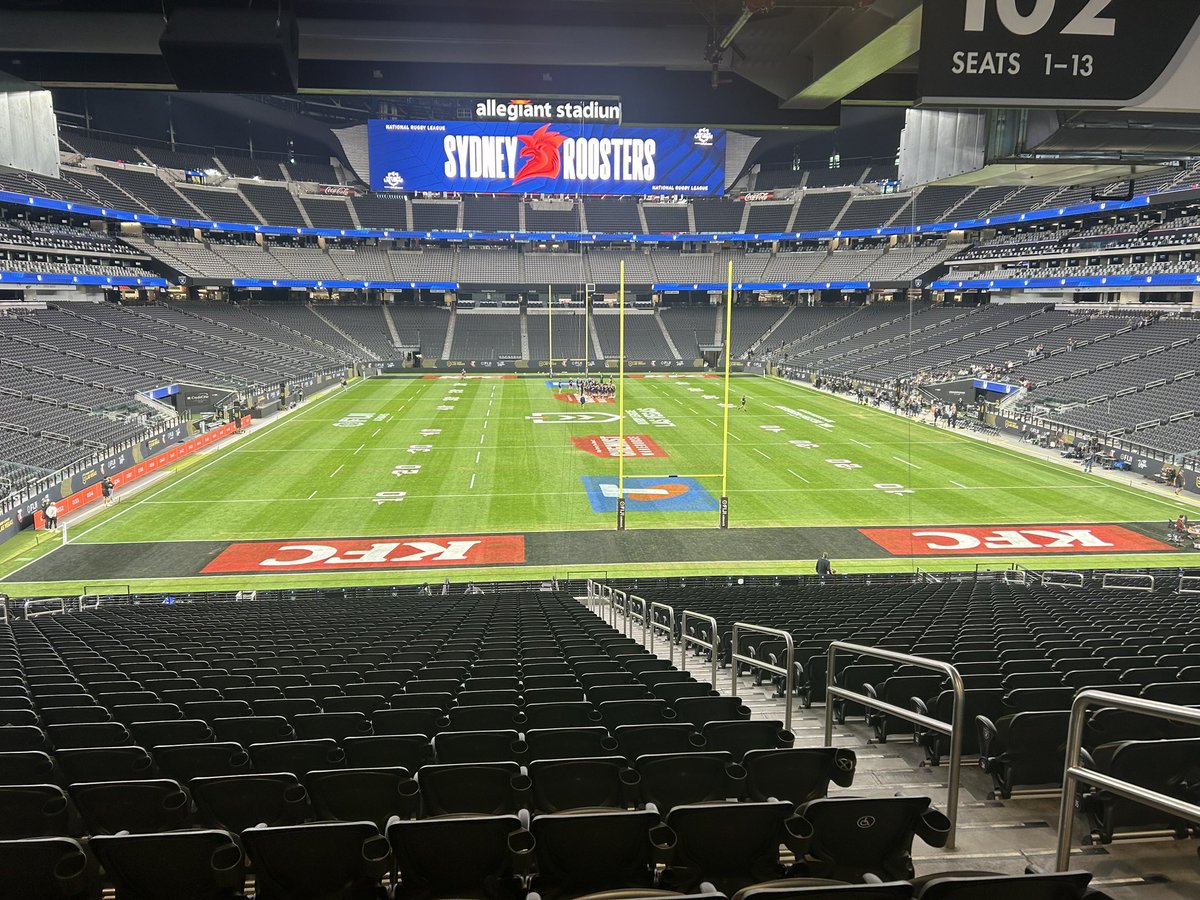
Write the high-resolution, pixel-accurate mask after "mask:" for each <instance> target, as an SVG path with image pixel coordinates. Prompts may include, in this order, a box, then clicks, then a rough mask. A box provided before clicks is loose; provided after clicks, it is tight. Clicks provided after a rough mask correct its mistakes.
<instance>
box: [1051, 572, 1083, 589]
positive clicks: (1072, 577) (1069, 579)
mask: <svg viewBox="0 0 1200 900" xmlns="http://www.w3.org/2000/svg"><path fill="white" fill-rule="evenodd" d="M1042 584H1043V585H1047V586H1051V585H1057V586H1058V587H1078V588H1081V587H1083V573H1082V572H1043V573H1042Z"/></svg>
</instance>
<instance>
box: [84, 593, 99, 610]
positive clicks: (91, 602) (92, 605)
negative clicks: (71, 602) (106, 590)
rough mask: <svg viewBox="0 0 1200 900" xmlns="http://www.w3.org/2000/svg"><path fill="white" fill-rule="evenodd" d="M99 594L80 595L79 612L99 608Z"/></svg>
mask: <svg viewBox="0 0 1200 900" xmlns="http://www.w3.org/2000/svg"><path fill="white" fill-rule="evenodd" d="M100 599H101V598H100V595H99V594H80V595H79V611H80V612H87V611H88V610H93V609H99V608H100Z"/></svg>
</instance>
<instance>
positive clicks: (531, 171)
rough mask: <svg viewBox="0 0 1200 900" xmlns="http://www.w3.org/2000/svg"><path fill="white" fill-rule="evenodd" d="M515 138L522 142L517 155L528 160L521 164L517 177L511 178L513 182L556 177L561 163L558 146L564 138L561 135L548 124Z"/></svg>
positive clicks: (518, 182)
mask: <svg viewBox="0 0 1200 900" xmlns="http://www.w3.org/2000/svg"><path fill="white" fill-rule="evenodd" d="M517 140H519V141H520V142H521V144H522V146H521V152H520V154H518V155H519V156H520V157H521V159H524V160H528V162H526V163H525V164H524V165H523V166H521V170H520V171H519V172H517V177H516V178H514V179H513V184H520V183H521V182H522V181H526V180H528V179H530V178H557V177H558V172H559V168H560V167H561V164H562V163H561V160H560V159H559V155H558V148H559V147H561V146H562V144H563V142H564V141H565V140H566V138H565V137H564V136H563V135H561V134H558V133H557V132H554V131H551V130H550V126H549V125H543V126H542V127H541V128H539V129H538V130H537V131H535V132H534V133H533V134H522V135H518V136H517Z"/></svg>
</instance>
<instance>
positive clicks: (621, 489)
mask: <svg viewBox="0 0 1200 900" xmlns="http://www.w3.org/2000/svg"><path fill="white" fill-rule="evenodd" d="M620 305H621V312H620V318H621V322H620V336H621V340H620V345H621V346H620V353H621V358H620V361H619V363H618V366H619V370H620V372H619V376H618V377H619V380H620V387H619V388H618V390H617V394H618V399H617V419H618V420H619V422H620V424H619V425H618V426H617V531H624V530H625V260H621V290H620Z"/></svg>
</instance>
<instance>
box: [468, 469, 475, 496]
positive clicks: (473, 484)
mask: <svg viewBox="0 0 1200 900" xmlns="http://www.w3.org/2000/svg"><path fill="white" fill-rule="evenodd" d="M469 490H472V491H473V490H475V473H474V472H472V473H471V487H470V488H469Z"/></svg>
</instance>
